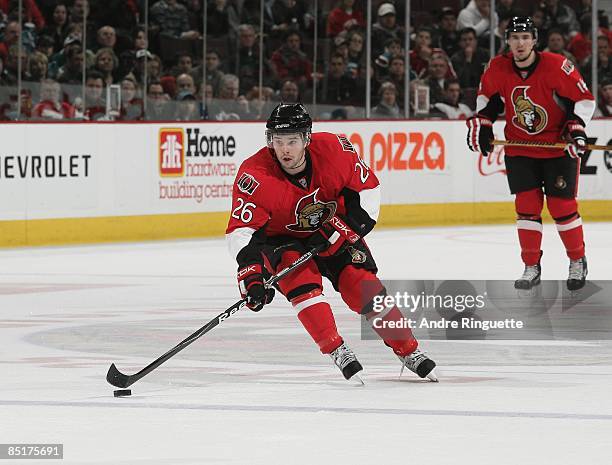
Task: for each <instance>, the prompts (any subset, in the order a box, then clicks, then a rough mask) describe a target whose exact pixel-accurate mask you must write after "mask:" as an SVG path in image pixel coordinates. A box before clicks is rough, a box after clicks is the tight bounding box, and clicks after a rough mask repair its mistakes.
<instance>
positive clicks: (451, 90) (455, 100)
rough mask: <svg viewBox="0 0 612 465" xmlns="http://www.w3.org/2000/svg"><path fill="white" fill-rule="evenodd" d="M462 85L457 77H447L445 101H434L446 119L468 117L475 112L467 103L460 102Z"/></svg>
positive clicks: (435, 107)
mask: <svg viewBox="0 0 612 465" xmlns="http://www.w3.org/2000/svg"><path fill="white" fill-rule="evenodd" d="M460 98H461V86H460V85H459V81H458V80H456V79H447V80H446V82H445V83H444V101H443V102H437V103H434V109H435V110H438V111H439V112H440V113H441V114H442V115H444V117H445V118H446V119H468V118H469V117H470V116H472V114H473V112H472V110H471V109H470V107H468V106H467V105H466V104H465V103H460V102H459V99H460Z"/></svg>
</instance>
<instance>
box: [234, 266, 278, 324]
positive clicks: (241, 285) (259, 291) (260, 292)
mask: <svg viewBox="0 0 612 465" xmlns="http://www.w3.org/2000/svg"><path fill="white" fill-rule="evenodd" d="M238 289H240V295H241V296H242V298H243V299H244V298H246V306H247V307H249V309H250V310H252V311H254V312H258V311H260V310H261V309H262V308H263V307H264V305H267V304H269V303H270V302H272V299H274V293H275V291H274V288H272V287H270V288H267V289H266V288H265V287H264V277H263V269H262V266H261V265H260V264H258V263H256V264H253V265H247V266H245V267H243V268H241V269H240V270H238Z"/></svg>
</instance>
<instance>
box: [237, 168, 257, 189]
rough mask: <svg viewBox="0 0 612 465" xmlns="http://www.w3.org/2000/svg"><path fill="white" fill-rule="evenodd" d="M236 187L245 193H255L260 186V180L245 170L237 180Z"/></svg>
mask: <svg viewBox="0 0 612 465" xmlns="http://www.w3.org/2000/svg"><path fill="white" fill-rule="evenodd" d="M236 187H238V190H239V191H240V192H242V193H243V194H247V195H253V194H254V193H255V191H256V190H257V188H258V187H259V181H257V179H255V176H253V175H252V174H249V173H247V172H246V171H244V172H243V173H242V174H241V175H240V178H238V180H237V181H236Z"/></svg>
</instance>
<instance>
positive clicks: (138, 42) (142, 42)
mask: <svg viewBox="0 0 612 465" xmlns="http://www.w3.org/2000/svg"><path fill="white" fill-rule="evenodd" d="M148 48H149V39H148V38H147V33H146V31H145V30H144V28H143V27H141V26H139V27H138V28H137V29H136V34H135V35H134V50H136V51H138V50H147V49H148Z"/></svg>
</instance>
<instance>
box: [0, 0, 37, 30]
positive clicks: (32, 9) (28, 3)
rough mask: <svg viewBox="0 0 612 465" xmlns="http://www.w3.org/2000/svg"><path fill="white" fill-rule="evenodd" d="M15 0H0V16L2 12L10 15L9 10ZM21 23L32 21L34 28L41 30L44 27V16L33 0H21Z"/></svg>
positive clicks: (12, 7)
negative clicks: (11, 0)
mask: <svg viewBox="0 0 612 465" xmlns="http://www.w3.org/2000/svg"><path fill="white" fill-rule="evenodd" d="M13 1H14V0H13ZM16 3H17V2H16V1H14V3H13V2H9V1H8V0H0V18H1V17H2V13H4V14H5V15H6V16H11V10H12V9H14V6H13V5H14V4H16ZM22 5H23V23H24V24H25V23H32V24H34V26H35V27H36V29H38V30H41V29H43V28H44V27H45V18H44V16H43V14H42V13H41V12H40V9H39V8H38V6H37V5H36V1H35V0H23V2H22Z"/></svg>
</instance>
